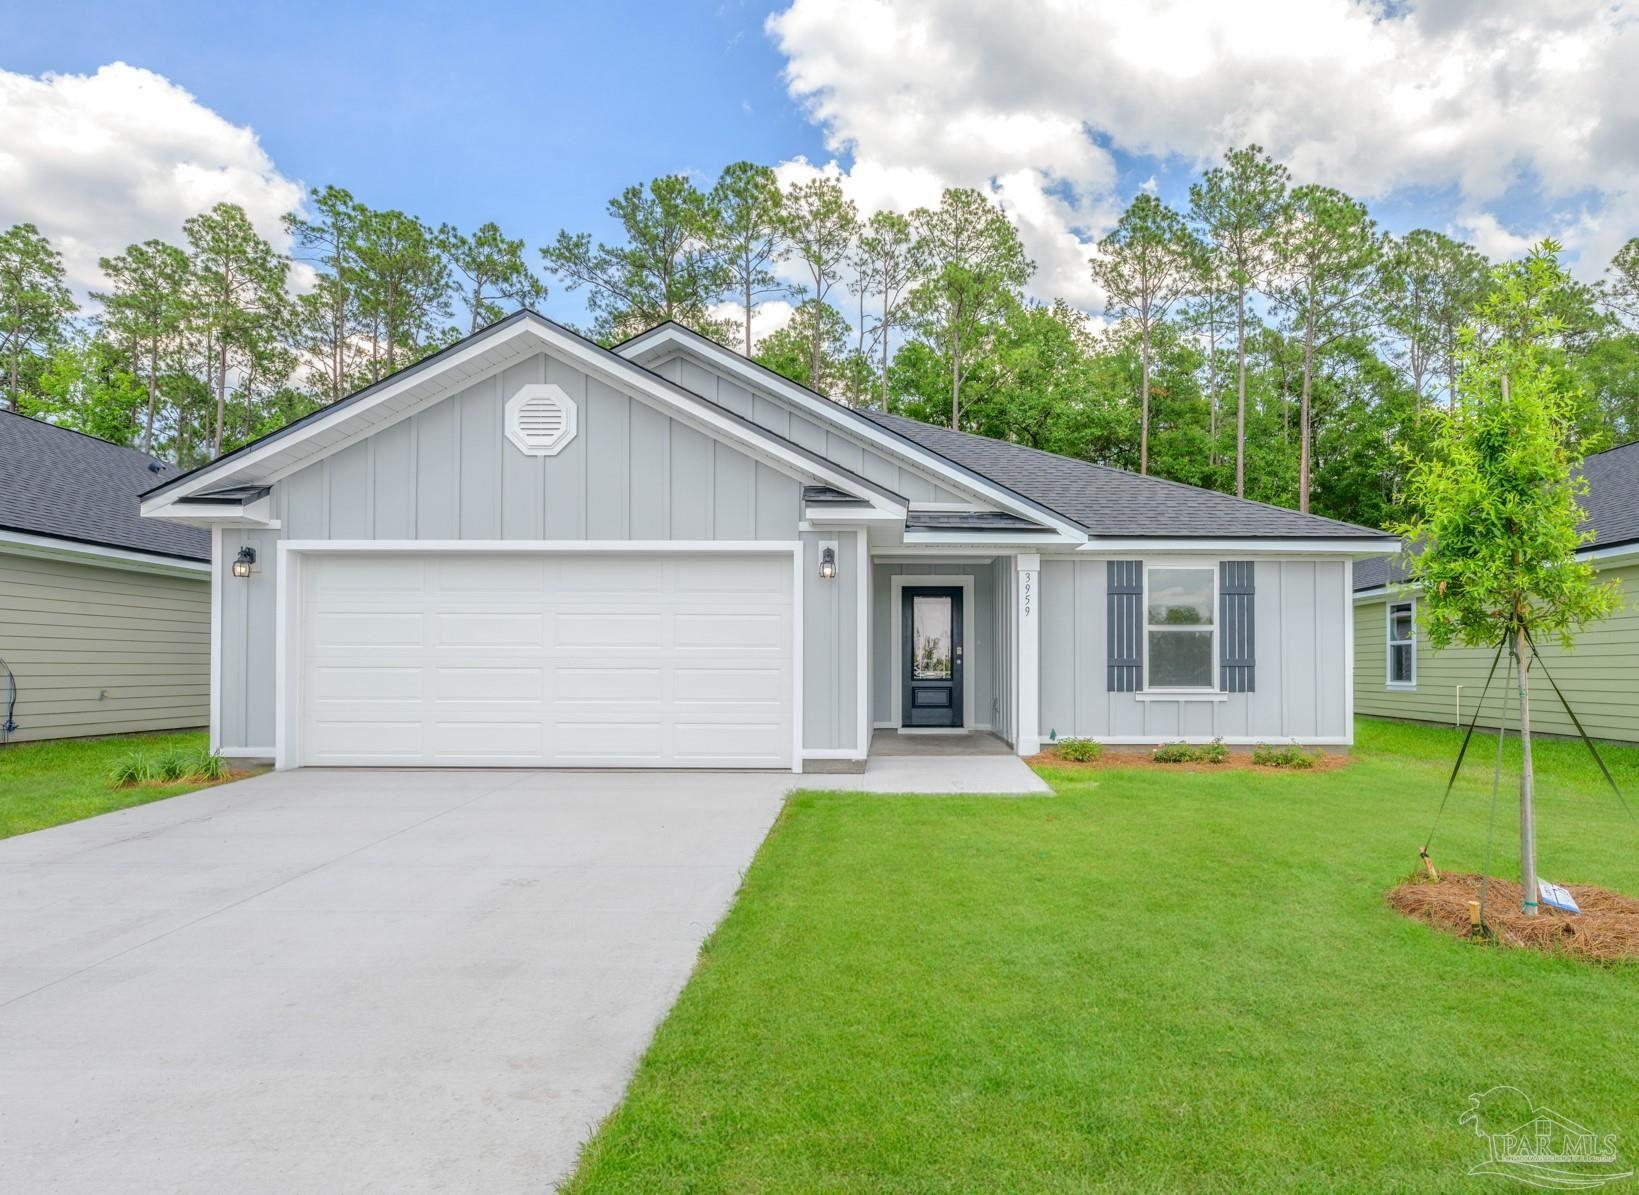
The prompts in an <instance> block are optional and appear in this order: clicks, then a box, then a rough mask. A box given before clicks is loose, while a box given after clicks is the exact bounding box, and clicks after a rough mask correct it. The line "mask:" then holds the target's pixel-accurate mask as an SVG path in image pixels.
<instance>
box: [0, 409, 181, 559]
mask: <svg viewBox="0 0 1639 1195" xmlns="http://www.w3.org/2000/svg"><path fill="white" fill-rule="evenodd" d="M150 463H156V464H159V465H160V469H159V471H158V472H153V471H151V470H150V469H149V465H150ZM177 473H178V470H177V469H176V468H175V466H173V465H167V464H164V463H163V462H157V461H155V460H154V458H153V457H149V456H144V455H143V454H142V453H140V452H137V451H135V450H133V449H130V448H122V447H120V446H119V445H118V444H110V443H109V442H108V441H106V440H99V439H97V438H96V437H95V436H86V435H81V434H80V433H79V432H74V431H69V430H68V429H66V428H61V427H54V426H52V425H51V424H49V423H42V422H40V421H39V420H37V419H30V418H28V417H27V416H25V415H17V414H13V413H12V412H10V411H0V528H5V529H6V530H10V531H22V532H26V533H28V534H30V535H49V536H53V537H55V538H57V539H66V540H73V541H75V542H77V543H86V544H99V545H101V546H103V547H109V548H124V549H126V550H127V551H132V552H152V553H154V554H156V555H160V556H176V557H180V558H182V559H184V560H209V559H210V556H211V537H210V533H209V532H208V531H203V530H201V529H200V528H198V527H184V526H181V525H179V524H177V523H168V522H164V521H162V520H159V519H144V518H142V517H141V516H140V515H139V514H138V513H137V495H138V494H140V493H142V492H143V491H144V490H146V489H150V488H152V487H153V486H155V485H158V484H160V483H161V482H164V481H166V480H168V479H169V478H171V477H174V476H176V475H177Z"/></svg>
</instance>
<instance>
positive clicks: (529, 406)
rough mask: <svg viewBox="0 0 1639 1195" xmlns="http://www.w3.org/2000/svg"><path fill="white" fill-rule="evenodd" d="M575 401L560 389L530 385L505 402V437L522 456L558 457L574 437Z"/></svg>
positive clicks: (539, 383) (541, 383)
mask: <svg viewBox="0 0 1639 1195" xmlns="http://www.w3.org/2000/svg"><path fill="white" fill-rule="evenodd" d="M576 422H577V411H576V409H575V400H574V399H572V398H570V397H569V396H568V395H567V394H565V393H564V392H563V387H561V386H554V385H552V384H550V383H547V382H531V383H530V384H529V385H527V386H520V387H518V393H516V394H514V395H513V396H512V397H511V398H509V399H507V404H506V437H507V439H509V440H511V441H512V444H513V447H515V448H517V450H518V451H519V452H521V453H523V454H524V455H525V456H557V455H558V453H560V452H562V451H563V450H564V449H565V448H566V447H568V445H569V442H570V441H571V440H573V439H574V438H575V426H576Z"/></svg>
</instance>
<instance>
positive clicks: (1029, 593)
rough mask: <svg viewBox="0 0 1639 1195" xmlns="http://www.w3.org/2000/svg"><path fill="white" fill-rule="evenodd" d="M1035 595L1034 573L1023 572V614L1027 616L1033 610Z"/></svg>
mask: <svg viewBox="0 0 1639 1195" xmlns="http://www.w3.org/2000/svg"><path fill="white" fill-rule="evenodd" d="M1035 595H1036V574H1035V573H1025V574H1024V616H1025V617H1026V618H1029V617H1030V615H1031V614H1032V613H1033V612H1034V610H1035V602H1034V600H1033V599H1034V598H1035Z"/></svg>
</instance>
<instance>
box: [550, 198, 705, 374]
mask: <svg viewBox="0 0 1639 1195" xmlns="http://www.w3.org/2000/svg"><path fill="white" fill-rule="evenodd" d="M609 214H610V215H611V216H613V217H614V218H615V219H616V220H618V221H619V222H620V226H621V228H622V230H623V231H624V232H625V234H626V243H625V244H622V245H607V244H602V243H600V244H598V245H597V246H596V247H594V246H593V244H592V238H591V236H590V235H589V234H587V233H584V232H583V233H570V232H567V231H565V232H560V233H558V239H557V241H556V242H555V243H554V244H551V245H548V246H547V247H546V248H544V249H542V250H541V257H542V258H543V259H544V260H545V262H546V266H547V268H548V269H549V270H551V271H552V272H553V273H555V274H557V275H558V276H559V277H560V278H562V279H563V280H564V286H565V288H566V289H568V290H571V291H575V290H579V289H580V288H581V287H582V286H585V287H587V288H588V289H589V293H588V296H587V300H586V305H587V307H589V308H590V309H591V311H592V316H593V333H594V335H596V336H597V337H598V338H599V339H601V340H603V341H605V342H608V343H612V342H614V341H617V340H623V339H625V338H626V337H628V336H635V335H637V334H638V333H639V332H644V331H647V330H648V329H650V328H652V327H654V326H655V325H656V324H662V323H665V322H666V321H667V320H675V321H677V322H678V323H680V324H682V325H684V326H685V327H689V328H693V329H694V330H695V331H696V332H699V333H701V334H702V335H704V336H710V337H711V338H712V339H714V340H719V341H722V342H723V343H725V344H726V343H727V342H728V341H727V337H728V335H729V332H730V328H729V325H728V324H727V323H726V322H725V321H723V320H721V319H717V318H715V317H714V316H713V315H712V314H711V306H712V304H713V303H715V302H717V300H718V299H719V298H720V297H721V296H722V294H723V292H724V291H725V290H726V289H727V288H728V283H729V270H728V266H727V263H726V262H725V261H724V260H723V252H722V234H721V231H720V230H719V229H718V227H717V218H716V213H715V212H714V211H713V209H712V206H711V202H710V200H709V199H707V197H706V196H705V195H703V194H701V192H700V191H699V189H698V188H696V187H695V185H694V184H693V183H691V182H690V181H689V180H688V179H687V178H685V177H684V176H683V175H680V174H676V175H667V176H665V177H662V178H657V179H655V180H654V181H653V182H651V183H650V184H649V185H648V186H647V187H643V186H642V185H638V186H632V187H627V188H626V190H624V191H622V192H621V193H620V195H619V196H617V197H616V198H614V199H611V200H610V201H609Z"/></svg>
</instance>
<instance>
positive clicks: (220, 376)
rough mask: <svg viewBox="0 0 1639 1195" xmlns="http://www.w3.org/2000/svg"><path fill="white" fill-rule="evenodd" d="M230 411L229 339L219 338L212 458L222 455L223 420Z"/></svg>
mask: <svg viewBox="0 0 1639 1195" xmlns="http://www.w3.org/2000/svg"><path fill="white" fill-rule="evenodd" d="M227 411H228V341H227V338H226V337H221V338H219V342H218V348H217V352H216V434H215V437H214V438H213V440H212V442H211V458H212V459H213V460H214V459H215V458H216V457H219V456H221V455H222V422H223V420H224V419H226V417H227Z"/></svg>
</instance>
